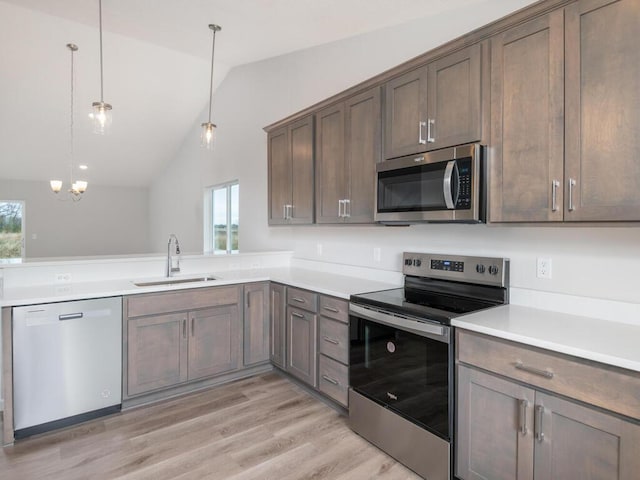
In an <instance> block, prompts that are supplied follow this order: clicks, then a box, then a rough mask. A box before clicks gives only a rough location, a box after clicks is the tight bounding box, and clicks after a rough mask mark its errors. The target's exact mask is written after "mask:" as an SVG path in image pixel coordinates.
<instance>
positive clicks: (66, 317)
mask: <svg viewBox="0 0 640 480" xmlns="http://www.w3.org/2000/svg"><path fill="white" fill-rule="evenodd" d="M83 316H84V313H82V312H78V313H65V314H64V315H58V320H75V319H78V318H82V317H83Z"/></svg>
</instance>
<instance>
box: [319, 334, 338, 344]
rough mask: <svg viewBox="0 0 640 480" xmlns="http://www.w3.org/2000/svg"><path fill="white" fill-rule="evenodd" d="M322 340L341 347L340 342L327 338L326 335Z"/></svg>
mask: <svg viewBox="0 0 640 480" xmlns="http://www.w3.org/2000/svg"><path fill="white" fill-rule="evenodd" d="M322 339H323V340H324V341H325V342H327V343H332V344H334V345H340V342H339V341H338V340H334V339H333V338H331V337H327V336H326V335H324V336H323V337H322Z"/></svg>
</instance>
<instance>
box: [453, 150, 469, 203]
mask: <svg viewBox="0 0 640 480" xmlns="http://www.w3.org/2000/svg"><path fill="white" fill-rule="evenodd" d="M456 165H457V167H458V178H459V181H460V187H459V190H458V199H457V201H456V208H457V209H459V210H464V209H469V208H471V158H461V159H459V160H456Z"/></svg>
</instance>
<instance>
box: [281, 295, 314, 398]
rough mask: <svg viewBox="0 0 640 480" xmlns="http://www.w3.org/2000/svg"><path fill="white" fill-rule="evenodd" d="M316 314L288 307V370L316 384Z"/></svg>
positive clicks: (310, 383)
mask: <svg viewBox="0 0 640 480" xmlns="http://www.w3.org/2000/svg"><path fill="white" fill-rule="evenodd" d="M316 325H317V320H316V315H315V314H313V313H310V312H305V311H304V310H300V309H298V308H292V307H287V372H289V373H290V374H291V375H294V376H296V377H298V378H299V379H300V380H302V381H303V382H306V383H308V384H309V385H311V386H312V387H315V386H316Z"/></svg>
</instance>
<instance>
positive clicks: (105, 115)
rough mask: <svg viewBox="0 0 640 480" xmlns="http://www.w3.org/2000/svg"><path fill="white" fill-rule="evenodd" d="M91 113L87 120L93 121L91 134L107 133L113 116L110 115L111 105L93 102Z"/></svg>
mask: <svg viewBox="0 0 640 480" xmlns="http://www.w3.org/2000/svg"><path fill="white" fill-rule="evenodd" d="M92 107H93V112H92V113H91V114H90V115H89V118H91V119H92V120H93V133H97V134H100V135H104V134H105V133H108V131H109V127H110V126H111V122H112V121H113V116H112V113H111V105H109V104H108V103H105V102H93V104H92Z"/></svg>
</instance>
